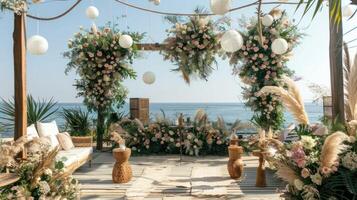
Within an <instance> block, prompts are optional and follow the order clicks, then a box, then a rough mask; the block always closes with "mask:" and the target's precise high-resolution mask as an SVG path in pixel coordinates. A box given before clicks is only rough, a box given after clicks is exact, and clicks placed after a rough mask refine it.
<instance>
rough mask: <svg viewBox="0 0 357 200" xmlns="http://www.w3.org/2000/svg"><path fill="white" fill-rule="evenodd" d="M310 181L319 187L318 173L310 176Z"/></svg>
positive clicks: (320, 178) (319, 177) (320, 180)
mask: <svg viewBox="0 0 357 200" xmlns="http://www.w3.org/2000/svg"><path fill="white" fill-rule="evenodd" d="M310 178H311V181H312V182H313V183H315V184H316V185H321V182H322V176H321V175H320V174H319V173H316V174H314V175H311V176H310Z"/></svg>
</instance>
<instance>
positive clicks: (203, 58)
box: [161, 9, 226, 83]
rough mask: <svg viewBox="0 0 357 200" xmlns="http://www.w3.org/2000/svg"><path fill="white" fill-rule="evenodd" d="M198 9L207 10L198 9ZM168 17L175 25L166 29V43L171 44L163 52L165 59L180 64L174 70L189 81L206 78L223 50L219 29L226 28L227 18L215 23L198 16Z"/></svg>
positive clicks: (197, 10) (207, 18)
mask: <svg viewBox="0 0 357 200" xmlns="http://www.w3.org/2000/svg"><path fill="white" fill-rule="evenodd" d="M195 12H196V13H197V14H199V13H202V12H204V11H202V10H200V9H196V11H195ZM165 19H166V20H167V21H169V22H170V23H172V24H173V26H172V28H171V29H168V30H167V32H168V38H167V39H166V40H165V42H166V43H167V46H168V47H167V48H166V49H164V50H163V51H162V52H161V54H162V55H163V56H164V60H169V61H171V62H173V63H175V65H177V66H178V68H176V69H173V71H180V72H181V73H182V76H183V78H184V80H185V81H186V83H190V78H191V77H192V76H198V77H199V78H201V79H204V80H207V78H208V76H209V75H210V74H211V72H212V70H213V69H214V67H213V65H214V64H216V58H215V56H216V54H217V53H218V52H219V51H220V46H219V39H218V35H217V32H218V31H223V30H225V26H224V25H225V24H226V23H224V22H225V21H224V20H218V21H217V22H214V21H213V20H211V19H210V18H209V17H204V16H199V15H197V16H192V17H188V18H183V17H176V16H175V17H172V16H168V17H165Z"/></svg>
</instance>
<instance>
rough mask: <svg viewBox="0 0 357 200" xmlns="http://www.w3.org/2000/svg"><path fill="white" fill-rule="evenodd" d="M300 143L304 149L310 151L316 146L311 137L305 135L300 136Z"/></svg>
mask: <svg viewBox="0 0 357 200" xmlns="http://www.w3.org/2000/svg"><path fill="white" fill-rule="evenodd" d="M301 143H302V145H303V147H304V148H305V149H310V150H311V149H312V148H314V147H315V146H316V141H315V140H314V139H313V138H312V137H311V136H307V135H303V136H301Z"/></svg>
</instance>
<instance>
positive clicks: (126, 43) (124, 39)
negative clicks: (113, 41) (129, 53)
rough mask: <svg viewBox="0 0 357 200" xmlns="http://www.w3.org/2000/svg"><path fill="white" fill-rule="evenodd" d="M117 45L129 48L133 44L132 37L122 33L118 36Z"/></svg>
mask: <svg viewBox="0 0 357 200" xmlns="http://www.w3.org/2000/svg"><path fill="white" fill-rule="evenodd" d="M119 45H120V46H121V47H123V48H125V49H129V48H130V47H131V46H132V45H133V38H131V36H130V35H122V36H120V38H119Z"/></svg>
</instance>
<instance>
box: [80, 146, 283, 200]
mask: <svg viewBox="0 0 357 200" xmlns="http://www.w3.org/2000/svg"><path fill="white" fill-rule="evenodd" d="M227 160H228V158H227V157H216V156H207V157H198V158H196V157H186V156H185V157H183V158H182V161H181V162H180V157H179V156H140V157H132V158H131V159H130V163H131V166H132V168H133V179H132V180H131V181H130V182H129V183H126V184H113V183H112V180H111V173H112V167H113V165H114V159H113V158H112V155H111V154H110V153H96V154H95V155H94V160H93V163H92V167H91V168H90V167H89V166H88V165H87V164H86V165H84V166H82V167H81V168H80V169H78V170H77V171H76V173H75V174H74V176H75V177H76V178H78V179H79V181H80V183H81V195H82V199H105V200H109V199H135V200H136V199H148V200H159V199H167V200H171V199H172V200H176V199H177V200H186V199H187V200H188V199H248V200H253V199H254V200H265V199H267V200H268V199H269V200H273V199H280V198H279V195H280V194H279V193H278V192H277V190H278V188H280V189H282V188H284V183H282V182H281V181H279V180H278V179H276V178H275V177H274V175H273V172H272V171H267V185H268V186H267V187H265V188H257V187H255V178H256V177H255V172H256V167H257V165H258V161H257V159H256V158H255V157H249V156H247V157H244V163H245V168H244V169H245V172H244V177H243V178H242V179H241V180H232V179H230V178H229V175H228V172H227V167H226V164H227Z"/></svg>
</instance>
